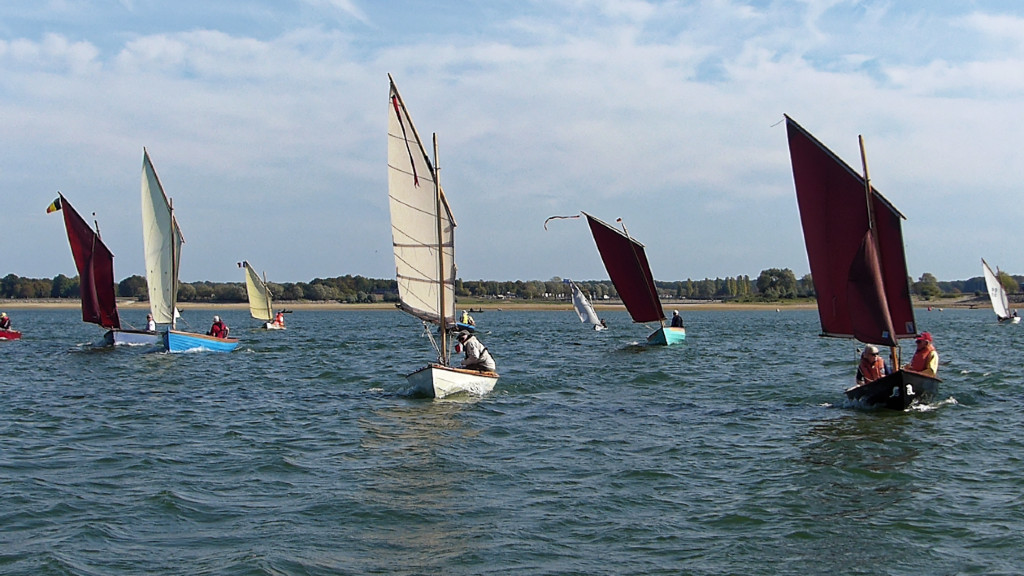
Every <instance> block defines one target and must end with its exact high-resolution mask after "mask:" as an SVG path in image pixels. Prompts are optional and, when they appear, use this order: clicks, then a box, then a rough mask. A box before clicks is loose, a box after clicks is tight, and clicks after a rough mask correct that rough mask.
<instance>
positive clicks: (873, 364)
mask: <svg viewBox="0 0 1024 576" xmlns="http://www.w3.org/2000/svg"><path fill="white" fill-rule="evenodd" d="M860 375H861V376H863V377H864V380H866V381H868V382H874V381H875V380H878V379H879V378H881V377H882V376H885V360H882V357H881V356H875V360H874V361H870V360H868V359H867V358H864V357H861V359H860Z"/></svg>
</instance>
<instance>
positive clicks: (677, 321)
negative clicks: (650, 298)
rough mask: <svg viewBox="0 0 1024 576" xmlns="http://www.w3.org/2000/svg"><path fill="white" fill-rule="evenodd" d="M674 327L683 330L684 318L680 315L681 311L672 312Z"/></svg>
mask: <svg viewBox="0 0 1024 576" xmlns="http://www.w3.org/2000/svg"><path fill="white" fill-rule="evenodd" d="M672 327H673V328H683V317H682V316H680V315H679V310H673V311H672Z"/></svg>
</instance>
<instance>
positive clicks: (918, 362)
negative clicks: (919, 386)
mask: <svg viewBox="0 0 1024 576" xmlns="http://www.w3.org/2000/svg"><path fill="white" fill-rule="evenodd" d="M934 353H935V346H932V345H931V344H928V345H926V346H925V347H924V348H922V349H920V350H918V351H917V352H914V357H913V358H911V360H910V369H911V370H913V371H915V372H924V371H925V370H928V363H929V361H930V360H931V359H932V354H934Z"/></svg>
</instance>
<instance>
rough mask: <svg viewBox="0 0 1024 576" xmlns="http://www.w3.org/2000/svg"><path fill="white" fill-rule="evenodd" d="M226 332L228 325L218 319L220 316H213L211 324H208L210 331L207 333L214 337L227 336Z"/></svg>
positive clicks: (228, 330)
mask: <svg viewBox="0 0 1024 576" xmlns="http://www.w3.org/2000/svg"><path fill="white" fill-rule="evenodd" d="M228 332H230V329H229V328H228V325H227V324H225V323H224V322H223V321H222V320H221V319H220V316H214V317H213V325H212V326H210V331H209V332H207V334H208V335H210V336H213V337H214V338H227V337H228Z"/></svg>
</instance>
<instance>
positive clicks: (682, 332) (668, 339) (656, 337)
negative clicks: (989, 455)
mask: <svg viewBox="0 0 1024 576" xmlns="http://www.w3.org/2000/svg"><path fill="white" fill-rule="evenodd" d="M685 340H686V328H675V327H672V326H662V327H661V328H658V329H657V330H655V331H654V333H653V334H651V335H650V336H648V337H647V343H648V344H653V345H655V346H671V345H672V344H678V343H680V342H683V341H685Z"/></svg>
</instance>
